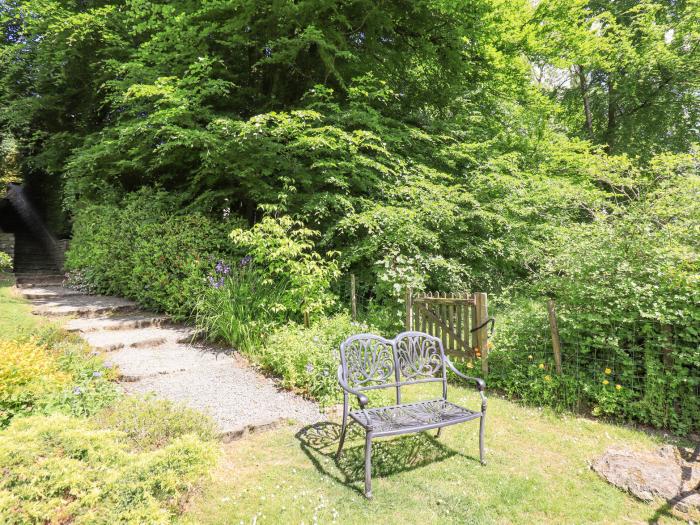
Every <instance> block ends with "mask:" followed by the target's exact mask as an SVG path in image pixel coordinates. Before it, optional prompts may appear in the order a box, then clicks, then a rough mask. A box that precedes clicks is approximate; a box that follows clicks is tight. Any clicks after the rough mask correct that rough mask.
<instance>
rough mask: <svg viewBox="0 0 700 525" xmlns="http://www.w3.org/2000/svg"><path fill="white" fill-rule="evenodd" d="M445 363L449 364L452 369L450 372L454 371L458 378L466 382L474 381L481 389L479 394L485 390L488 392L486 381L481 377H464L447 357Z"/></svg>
mask: <svg viewBox="0 0 700 525" xmlns="http://www.w3.org/2000/svg"><path fill="white" fill-rule="evenodd" d="M445 362H446V363H447V366H448V367H449V368H450V370H452V371H453V372H454V373H455V375H456V376H457V377H460V378H462V379H464V380H465V381H474V382H475V383H476V387H477V388H478V389H479V392H483V391H484V390H486V381H484V380H483V379H481V378H479V377H469V376H466V375H464V374H463V373H462V372H460V371H459V370H457V369H456V368H455V365H453V364H452V361H450V360H449V358H448V357H447V356H445Z"/></svg>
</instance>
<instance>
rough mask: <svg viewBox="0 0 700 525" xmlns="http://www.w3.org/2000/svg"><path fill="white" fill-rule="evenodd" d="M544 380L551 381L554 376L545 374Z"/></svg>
mask: <svg viewBox="0 0 700 525" xmlns="http://www.w3.org/2000/svg"><path fill="white" fill-rule="evenodd" d="M544 380H545V381H551V380H552V376H549V375H546V376H544Z"/></svg>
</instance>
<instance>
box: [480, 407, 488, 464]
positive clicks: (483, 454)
mask: <svg viewBox="0 0 700 525" xmlns="http://www.w3.org/2000/svg"><path fill="white" fill-rule="evenodd" d="M485 419H486V411H484V412H482V414H481V418H480V421H479V459H480V460H481V464H482V465H486V457H485V453H484V420H485Z"/></svg>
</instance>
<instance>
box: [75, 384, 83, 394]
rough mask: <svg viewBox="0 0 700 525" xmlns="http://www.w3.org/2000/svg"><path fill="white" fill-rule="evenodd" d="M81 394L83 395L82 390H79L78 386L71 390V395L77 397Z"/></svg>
mask: <svg viewBox="0 0 700 525" xmlns="http://www.w3.org/2000/svg"><path fill="white" fill-rule="evenodd" d="M82 393H83V389H82V388H80V387H79V386H76V387H75V388H74V389H73V394H75V395H76V396H79V395H80V394H82Z"/></svg>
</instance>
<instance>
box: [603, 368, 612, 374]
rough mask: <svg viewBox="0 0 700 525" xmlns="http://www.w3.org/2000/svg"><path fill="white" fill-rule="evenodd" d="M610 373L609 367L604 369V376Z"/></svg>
mask: <svg viewBox="0 0 700 525" xmlns="http://www.w3.org/2000/svg"><path fill="white" fill-rule="evenodd" d="M610 374H612V370H610V369H609V368H606V369H605V375H606V376H609V375H610Z"/></svg>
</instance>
